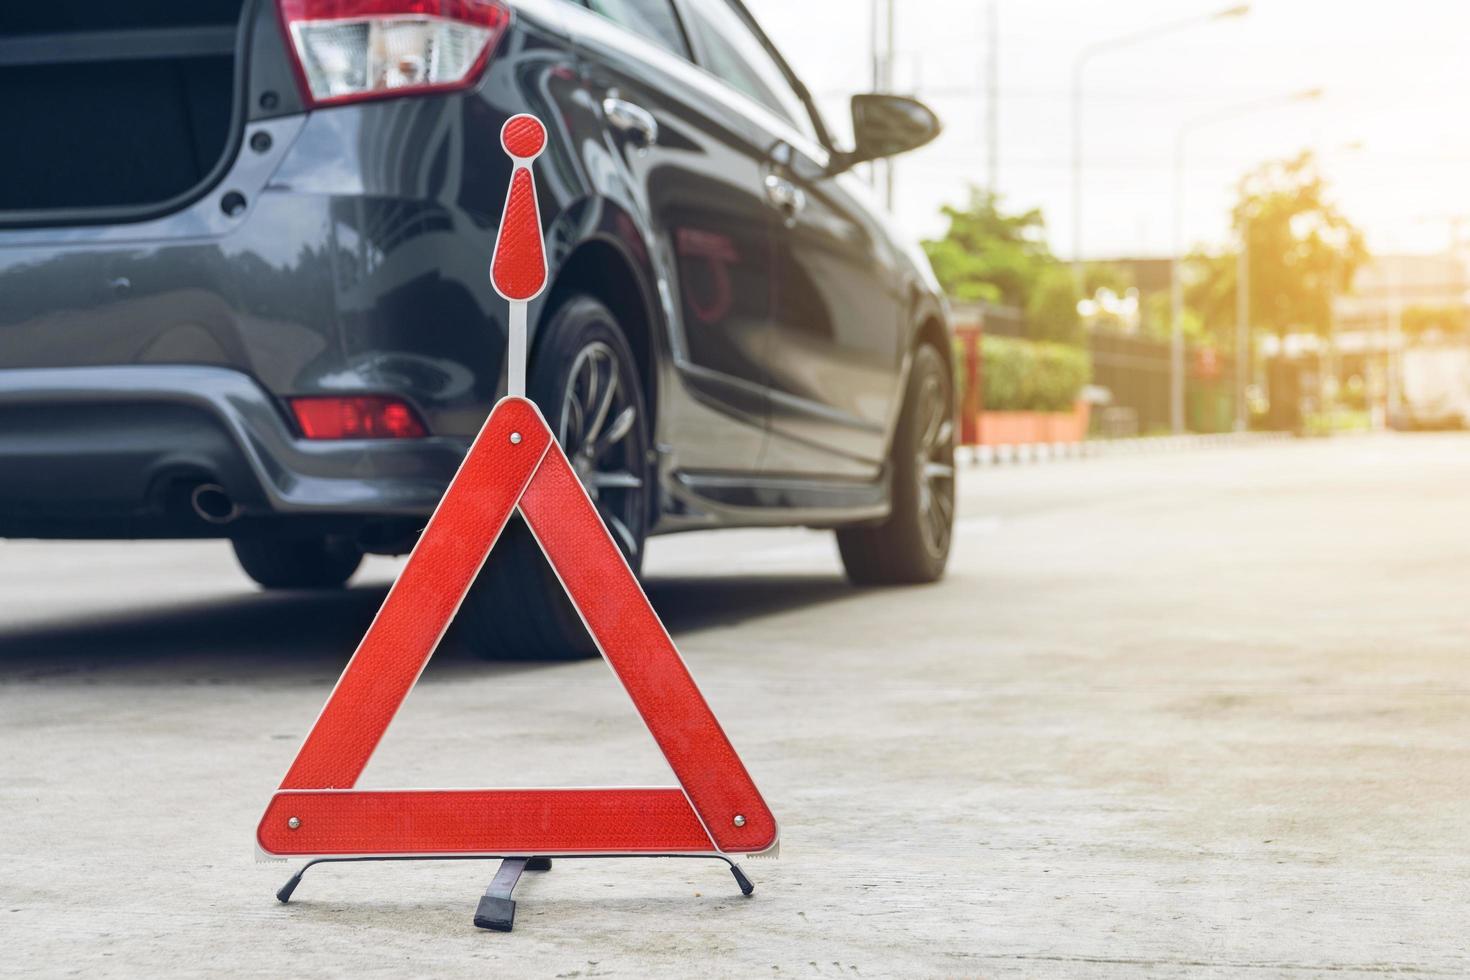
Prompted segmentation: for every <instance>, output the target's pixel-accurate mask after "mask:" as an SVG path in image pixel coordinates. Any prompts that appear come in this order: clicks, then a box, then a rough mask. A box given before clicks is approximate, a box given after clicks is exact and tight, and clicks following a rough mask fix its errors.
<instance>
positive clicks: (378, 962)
mask: <svg viewBox="0 0 1470 980" xmlns="http://www.w3.org/2000/svg"><path fill="white" fill-rule="evenodd" d="M961 516H962V519H961V521H960V526H959V531H958V541H957V547H956V553H955V558H954V562H953V565H952V571H951V574H950V576H949V578H948V579H947V580H946V581H945V582H944V583H943V584H941V585H939V586H936V587H931V588H914V589H897V590H891V591H854V590H852V589H850V588H849V587H848V586H847V585H846V584H845V583H844V582H843V580H842V577H841V574H840V571H839V567H838V564H837V559H836V555H835V553H834V549H833V547H832V544H831V539H830V536H829V535H826V534H821V533H817V532H810V531H776V532H735V533H726V534H714V535H699V536H694V537H686V538H683V539H664V540H660V541H658V542H656V543H655V544H654V546H653V551H652V556H651V560H650V562H649V573H650V582H651V586H650V587H651V592H652V595H653V597H654V600H655V603H656V605H657V606H658V608H659V609H660V611H661V612H662V613H663V614H664V615H665V616H666V617H667V619H668V621H669V623H670V626H671V628H672V630H673V633H674V635H675V638H676V639H677V640H678V642H679V644H680V646H681V647H682V649H683V652H684V655H685V657H686V658H687V659H688V661H689V662H690V664H691V666H692V667H693V669H694V672H695V674H696V676H697V678H698V679H699V681H700V682H701V683H702V685H703V687H704V689H705V692H706V694H707V695H708V697H709V699H710V701H711V702H712V704H713V705H714V707H715V710H716V711H717V713H718V714H719V716H720V718H721V719H722V721H723V722H724V724H725V727H726V729H727V730H728V731H729V732H730V734H731V736H732V738H733V740H734V742H735V743H736V746H737V747H738V748H739V749H740V750H741V751H742V753H743V754H744V757H745V760H746V762H747V764H748V766H749V768H750V770H751V772H752V773H753V774H754V775H755V777H756V779H757V781H758V782H759V783H760V785H761V787H762V789H763V791H764V793H765V795H766V797H767V798H768V800H769V801H770V804H771V806H772V808H773V809H774V810H775V811H776V813H777V816H778V817H779V818H780V820H781V821H782V823H783V828H784V834H783V851H782V855H781V859H780V860H779V861H774V862H771V861H752V862H748V863H747V864H746V868H747V870H748V871H749V873H750V875H751V876H752V877H753V878H754V879H755V881H756V885H757V890H756V893H755V895H754V897H752V898H750V899H743V898H741V897H740V895H739V894H738V892H737V891H736V889H735V885H734V882H733V881H732V880H731V878H730V876H729V874H728V873H727V872H726V871H725V870H724V869H723V867H722V866H721V865H719V864H717V863H714V862H696V861H676V860H662V861H660V860H642V861H603V862H597V861H581V862H573V861H563V862H558V864H557V867H556V868H555V869H554V870H553V871H552V872H551V873H550V874H547V875H544V876H539V877H536V878H534V879H532V880H528V881H526V882H524V883H523V884H522V886H521V889H520V890H519V892H518V898H519V899H520V913H519V918H518V921H517V926H516V931H515V932H514V933H511V934H508V935H506V934H492V933H486V932H481V931H478V930H476V929H474V928H473V927H472V926H471V924H470V916H471V914H472V912H473V910H474V907H475V903H476V900H477V898H478V896H479V894H480V893H481V891H482V890H483V888H484V886H485V885H486V883H487V882H488V880H489V878H490V876H491V874H492V872H493V870H494V866H493V865H490V864H487V863H483V862H442V863H441V862H433V863H414V864H391V865H345V866H329V867H325V868H318V869H314V870H313V871H312V873H311V874H309V875H308V876H307V878H306V880H305V882H304V883H303V884H302V886H301V888H300V890H299V891H298V892H297V899H296V901H294V902H293V903H292V904H291V905H289V906H282V905H279V904H277V903H276V901H275V899H274V898H273V897H272V892H273V891H274V889H275V888H276V887H277V886H278V885H279V884H280V883H281V882H282V881H283V880H284V879H285V878H286V877H287V875H288V873H289V868H288V866H286V865H284V864H256V863H255V862H254V860H253V853H252V835H253V831H254V827H255V823H256V820H257V819H258V817H259V815H260V811H261V809H262V808H263V806H264V804H265V802H266V800H267V798H268V797H269V795H270V792H271V790H272V789H273V787H274V785H275V783H276V781H277V780H278V779H279V778H280V776H281V774H282V773H283V771H284V770H285V768H286V766H287V764H288V763H289V761H290V760H291V757H292V755H293V753H294V752H295V750H296V747H297V745H298V742H299V740H300V739H301V738H302V736H303V734H304V732H305V729H306V726H308V725H309V724H310V723H311V721H312V720H313V718H314V717H315V716H316V713H317V710H318V709H319V707H320V705H321V703H322V700H323V699H324V697H325V696H326V693H327V691H328V689H329V688H330V686H331V684H332V682H333V680H334V679H335V677H336V676H337V673H338V671H339V670H340V668H341V666H342V664H343V663H344V662H345V660H346V658H347V656H348V654H349V653H350V652H351V650H352V647H353V645H354V643H355V641H356V639H357V637H358V636H359V635H360V634H361V632H362V630H363V628H364V627H365V626H366V624H367V622H368V620H369V618H370V617H371V616H372V614H373V611H374V609H375V608H376V606H377V604H378V602H379V601H380V600H381V598H382V596H383V593H384V588H385V585H384V583H385V582H387V581H388V579H389V578H390V576H391V575H392V574H393V570H394V568H395V567H396V566H395V564H394V563H393V562H389V561H375V562H374V563H372V564H371V565H370V566H369V567H367V568H366V569H365V570H364V572H363V573H361V575H360V577H359V580H358V582H357V584H356V585H355V586H354V587H353V588H352V589H351V590H350V591H348V592H345V593H343V594H338V595H327V596H313V595H300V594H297V595H275V596H267V595H262V594H258V593H257V592H255V591H254V590H253V588H252V587H251V586H250V585H249V584H248V583H247V582H246V580H245V579H244V578H243V576H242V575H241V574H240V573H239V572H237V571H236V569H235V567H234V565H233V562H232V559H231V558H230V556H229V554H228V551H227V549H226V548H225V547H224V546H223V545H221V544H217V543H197V544H163V543H160V544H151V543H113V544H88V543H64V544H44V543H31V542H0V829H3V833H0V974H3V975H6V976H29V975H53V974H55V975H61V974H79V975H86V976H104V975H145V974H146V975H158V974H174V973H178V974H189V975H213V976H234V975H241V976H247V975H248V976H269V977H284V976H306V975H313V976H316V975H351V976H354V977H362V976H398V975H402V976H407V975H419V976H429V975H434V976H451V975H460V976H478V977H512V976H515V977H520V976H544V977H600V976H622V977H647V976H675V977H691V976H699V977H723V976H739V977H771V978H782V977H807V976H814V977H838V976H840V977H879V976H947V977H963V976H986V977H993V976H1024V977H1037V976H1043V977H1045V976H1056V977H1063V976H1066V977H1070V976H1079V975H1085V976H1137V975H1150V976H1175V975H1220V976H1225V975H1230V976H1239V975H1249V976H1302V977H1307V976H1326V975H1330V976H1333V977H1352V976H1364V975H1376V974H1380V973H1410V974H1416V975H1464V974H1467V973H1470V957H1467V936H1470V926H1467V922H1470V590H1467V579H1470V438H1467V437H1458V436H1432V435H1431V436H1388V437H1360V438H1352V439H1342V440H1338V441H1334V442H1284V443H1274V444H1266V445H1255V446H1250V447H1237V448H1225V449H1209V450H1199V451H1182V452H1173V453H1161V454H1158V455H1146V456H1131V457H1126V458H1108V459H1093V460H1085V461H1069V462H1061V463H1054V464H1049V465H1044V466H1026V467H1016V468H1004V469H980V470H968V471H965V472H964V473H963V486H962V501H961ZM666 778H667V776H666V772H665V770H664V768H663V764H662V762H661V761H660V759H659V757H658V756H657V754H656V752H655V750H654V748H653V745H652V742H651V740H650V739H649V738H648V736H647V735H646V734H645V733H644V732H642V731H641V730H640V728H639V727H638V724H637V722H636V720H635V718H634V717H633V713H632V710H631V708H630V707H629V705H628V704H627V703H626V701H625V699H624V698H623V696H622V694H621V691H620V690H618V689H617V688H616V687H615V686H614V684H613V683H612V682H611V679H610V677H609V674H608V671H607V669H606V668H605V667H604V666H602V664H601V663H599V662H584V663H571V664H555V665H544V664H527V663H514V662H510V663H497V664H484V663H480V662H476V661H473V660H472V659H470V658H469V657H468V656H467V655H466V654H465V653H464V652H463V651H461V650H458V649H455V648H454V646H453V644H452V643H451V644H450V645H449V648H448V649H446V650H444V651H442V652H441V655H440V656H439V657H438V658H437V659H436V660H435V661H434V662H433V663H432V664H431V665H430V667H429V669H428V671H427V673H426V675H425V677H424V679H423V681H422V682H421V683H420V685H419V687H418V689H417V690H416V691H415V692H414V694H413V696H412V697H411V698H410V699H409V702H408V704H407V705H406V707H405V709H404V711H403V713H402V715H401V716H400V717H399V719H398V722H397V724H396V726H395V727H394V729H393V730H392V731H390V733H389V736H388V738H387V739H386V741H385V742H384V744H383V746H382V748H381V750H380V752H379V755H378V756H377V757H376V758H375V759H374V761H373V763H372V764H371V766H370V767H369V769H368V772H367V775H366V777H365V779H364V785H376V786H404V785H406V786H436V785H447V786H477V785H548V784H551V785H554V784H561V783H565V784H577V783H593V784H597V783H603V784H606V783H633V784H637V783H646V782H653V783H662V782H664V781H665V780H666Z"/></svg>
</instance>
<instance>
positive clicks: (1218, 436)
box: [955, 432, 1292, 466]
mask: <svg viewBox="0 0 1470 980" xmlns="http://www.w3.org/2000/svg"><path fill="white" fill-rule="evenodd" d="M1291 438H1292V435H1291V433H1289V432H1214V433H1209V434H1205V435H1184V436H1138V437H1134V438H1127V439H1086V440H1083V441H1082V442H1038V443H1025V444H1020V445H1014V446H1007V445H1001V446H959V447H957V448H956V449H955V459H956V461H957V462H959V461H967V462H969V463H970V465H972V466H997V465H1000V464H1004V463H1045V462H1052V461H1054V460H1063V459H1088V458H1091V457H1098V456H1136V455H1144V454H1150V453H1161V452H1178V451H1180V450H1185V449H1212V448H1221V447H1226V446H1254V445H1259V444H1262V443H1268V442H1281V441H1284V440H1287V439H1291Z"/></svg>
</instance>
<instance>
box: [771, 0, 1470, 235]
mask: <svg viewBox="0 0 1470 980" xmlns="http://www.w3.org/2000/svg"><path fill="white" fill-rule="evenodd" d="M896 2H897V4H898V7H897V29H896V31H895V36H896V50H897V56H896V58H895V77H896V85H895V88H896V89H897V90H898V91H903V92H906V93H908V94H916V95H918V96H919V97H920V98H922V99H924V100H925V101H926V102H929V103H930V104H931V105H932V106H933V107H934V109H935V110H936V111H937V112H938V113H939V115H940V116H941V118H942V119H943V120H944V123H945V131H944V133H943V134H942V135H941V136H940V137H939V138H938V139H937V140H936V141H935V142H934V143H932V144H930V145H929V146H927V147H924V148H922V149H920V150H916V151H914V152H913V153H910V154H907V155H905V156H902V157H900V158H898V160H897V163H896V166H897V170H896V196H895V206H894V211H895V214H896V215H897V217H898V218H899V220H900V222H901V223H902V224H903V225H904V226H905V227H906V228H908V229H909V230H910V231H911V232H912V233H914V234H918V235H923V236H934V235H938V234H940V233H942V232H943V229H944V220H943V218H942V217H941V216H940V214H939V208H940V206H941V205H943V204H945V203H962V202H963V201H964V200H965V198H966V196H967V187H968V186H969V185H970V184H976V185H982V186H983V185H984V184H985V182H986V179H987V174H986V140H985V132H986V130H985V125H984V117H985V106H986V102H985V96H984V84H985V78H986V73H987V69H986V64H987V62H986V59H987V51H988V26H987V21H988V12H987V5H988V3H989V2H990V0H896ZM1234 2H1238V0H1234ZM994 3H995V7H996V23H997V24H998V31H997V33H996V37H997V40H998V45H997V46H998V49H999V93H1000V94H999V127H998V128H999V139H998V143H999V150H1000V166H999V180H998V189H999V192H1000V194H1001V196H1002V199H1003V206H1004V207H1007V208H1009V209H1015V210H1020V209H1026V208H1031V207H1039V208H1041V209H1042V212H1043V214H1044V215H1045V217H1046V219H1047V226H1048V235H1049V239H1050V241H1051V244H1052V247H1053V249H1054V250H1055V251H1056V252H1057V253H1058V254H1059V255H1062V256H1064V257H1070V256H1071V255H1072V254H1073V240H1072V239H1073V236H1072V233H1071V229H1072V203H1071V201H1072V197H1071V174H1072V170H1071V159H1072V149H1071V146H1072V144H1071V126H1072V123H1071V108H1070V105H1071V97H1070V86H1071V74H1072V65H1073V61H1074V58H1075V57H1076V54H1077V52H1078V51H1079V50H1080V49H1081V48H1083V47H1084V46H1087V45H1089V44H1093V43H1095V42H1099V41H1104V40H1106V39H1109V38H1113V37H1117V36H1119V35H1124V34H1129V33H1132V32H1133V31H1135V30H1140V29H1147V28H1151V27H1155V26H1158V25H1161V24H1169V23H1171V22H1175V21H1180V20H1183V19H1188V18H1191V17H1194V16H1196V15H1198V16H1200V17H1201V18H1208V15H1209V14H1211V13H1213V12H1215V11H1218V10H1220V9H1222V8H1225V7H1229V6H1232V5H1233V0H1213V2H1212V0H1111V2H1108V3H1099V2H1095V0H994ZM746 4H747V6H748V7H749V8H750V10H751V12H752V13H753V14H754V15H755V17H756V19H757V20H759V21H760V22H761V24H762V26H763V27H764V28H765V29H766V32H767V33H768V34H769V35H770V36H771V38H772V40H773V41H774V42H775V43H776V45H777V47H779V48H780V49H781V50H782V53H783V54H785V56H786V58H787V60H788V61H789V62H790V63H791V64H792V66H793V68H794V69H795V70H796V72H797V74H798V75H800V76H802V78H803V80H804V81H805V82H806V84H807V87H808V88H809V89H811V91H812V92H813V94H814V95H815V96H816V97H817V99H818V102H819V103H820V105H821V109H822V112H823V114H824V115H825V116H826V117H827V119H828V120H829V122H832V123H834V126H833V128H834V129H838V128H839V127H838V126H837V125H835V124H836V123H837V122H838V120H839V119H842V120H845V119H846V117H847V116H848V108H847V98H848V96H850V95H851V94H852V93H855V92H860V91H868V90H869V89H870V88H871V85H870V80H871V74H872V67H871V54H870V50H871V49H870V0H802V2H799V3H796V2H792V0H746ZM1314 88H1320V89H1321V90H1322V96H1321V97H1320V98H1319V99H1316V100H1312V101H1306V102H1296V103H1287V104H1277V105H1274V106H1272V107H1270V108H1264V109H1260V110H1258V111H1253V112H1249V113H1247V114H1245V115H1241V116H1236V117H1234V118H1231V119H1228V120H1223V121H1218V122H1215V123H1212V124H1209V125H1200V126H1197V127H1194V128H1192V129H1191V130H1190V135H1189V136H1188V139H1187V140H1186V144H1185V161H1186V165H1185V168H1184V188H1185V191H1184V208H1183V214H1184V222H1183V227H1184V237H1185V239H1186V244H1187V245H1189V246H1194V245H1207V246H1209V245H1220V244H1223V243H1224V242H1226V241H1227V239H1228V236H1229V226H1228V210H1229V208H1230V205H1231V203H1232V201H1233V196H1234V187H1235V184H1236V183H1237V181H1238V180H1239V179H1240V177H1241V176H1242V175H1243V174H1245V173H1246V172H1248V171H1249V170H1250V169H1252V168H1253V167H1254V166H1256V165H1257V164H1259V163H1260V162H1262V161H1265V160H1271V159H1279V158H1283V157H1288V156H1291V155H1294V154H1296V153H1297V152H1299V151H1301V150H1303V149H1310V150H1313V151H1315V152H1316V153H1317V154H1318V156H1319V157H1320V158H1321V161H1322V170H1323V172H1324V174H1325V176H1326V177H1327V178H1328V181H1329V183H1330V186H1331V196H1332V198H1333V199H1334V200H1335V201H1336V203H1337V204H1338V205H1339V206H1340V207H1341V208H1342V209H1343V210H1344V211H1345V212H1346V213H1347V215H1348V217H1349V218H1351V219H1352V220H1353V221H1354V222H1356V223H1357V224H1358V225H1359V227H1361V228H1363V229H1364V231H1365V233H1366V234H1367V236H1368V243H1369V247H1370V248H1371V249H1373V250H1375V251H1380V252H1401V251H1413V252H1439V251H1443V250H1445V249H1446V248H1448V247H1449V244H1450V241H1451V236H1452V225H1451V220H1450V219H1452V218H1453V217H1455V216H1459V215H1470V179H1467V178H1470V126H1467V125H1466V122H1467V118H1470V113H1467V107H1470V2H1466V0H1400V2H1398V3H1394V4H1389V3H1384V2H1381V0H1380V2H1366V0H1255V2H1253V3H1251V4H1250V11H1249V13H1248V14H1246V15H1245V16H1244V17H1235V18H1228V19H1219V20H1209V19H1206V20H1205V21H1204V22H1203V23H1199V24H1197V25H1195V26H1190V27H1187V28H1182V29H1180V30H1178V31H1177V32H1172V33H1169V34H1167V35H1165V36H1160V37H1156V38H1154V39H1151V40H1147V41H1143V42H1140V43H1138V44H1135V45H1132V46H1128V47H1124V48H1116V49H1112V50H1105V51H1102V52H1100V53H1098V54H1097V55H1095V56H1094V57H1092V58H1091V59H1090V60H1089V61H1088V62H1087V65H1086V69H1085V73H1084V86H1083V91H1084V108H1083V114H1082V118H1083V133H1084V136H1083V146H1084V158H1083V159H1084V167H1083V197H1082V202H1083V203H1082V215H1083V229H1082V235H1081V241H1082V251H1083V254H1084V256H1086V257H1088V258H1106V257H1118V256H1149V255H1155V256H1161V255H1168V254H1170V252H1171V251H1172V249H1173V241H1174V195H1173V190H1172V188H1173V184H1174V154H1175V146H1176V141H1177V137H1178V134H1179V131H1180V129H1181V127H1182V126H1184V125H1185V124H1186V123H1189V122H1190V121H1192V120H1195V119H1197V118H1199V117H1201V116H1209V115H1215V114H1228V113H1229V112H1230V111H1231V110H1233V109H1234V108H1236V107H1239V106H1246V105H1250V104H1252V103H1257V102H1273V101H1275V100H1276V99H1277V98H1278V97H1284V96H1290V95H1292V94H1294V93H1300V92H1303V91H1306V90H1310V89H1314ZM847 128H848V129H849V131H850V127H847ZM1464 231H1465V232H1467V233H1470V223H1467V225H1466V227H1465V229H1464Z"/></svg>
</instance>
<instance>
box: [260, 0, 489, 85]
mask: <svg viewBox="0 0 1470 980" xmlns="http://www.w3.org/2000/svg"><path fill="white" fill-rule="evenodd" d="M277 2H278V3H279V5H280V11H281V20H282V21H283V22H284V23H285V25H286V30H287V32H288V33H289V34H290V36H291V46H292V48H293V50H294V51H295V54H296V67H297V68H298V70H299V71H300V75H301V80H302V82H303V83H304V86H305V89H306V91H305V93H304V94H305V95H306V97H307V99H308V100H309V101H310V102H311V103H312V104H313V105H333V104H335V103H339V102H354V101H357V100H360V99H375V98H383V97H385V96H392V95H405V94H409V93H412V92H434V91H445V90H449V89H456V88H465V87H467V86H469V85H471V84H473V83H474V81H475V79H477V78H478V77H479V75H480V72H481V70H482V69H483V68H484V67H485V63H486V62H487V61H488V60H489V58H490V52H491V51H492V50H493V49H494V47H495V42H496V41H498V40H500V36H501V35H502V34H503V33H505V26H506V24H507V23H508V22H509V21H510V9H509V8H508V7H506V6H505V5H504V4H503V3H501V2H499V0H277Z"/></svg>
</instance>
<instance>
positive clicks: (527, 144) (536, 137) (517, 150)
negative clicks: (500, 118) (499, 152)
mask: <svg viewBox="0 0 1470 980" xmlns="http://www.w3.org/2000/svg"><path fill="white" fill-rule="evenodd" d="M500 145H501V146H503V147H505V152H506V153H509V154H510V155H511V156H513V157H518V158H520V159H522V160H529V159H531V158H532V157H535V156H536V155H537V154H539V153H540V152H541V150H542V148H543V147H545V146H546V127H545V126H543V125H541V120H539V119H537V118H536V117H535V116H529V115H527V114H526V113H524V112H522V113H520V114H519V115H515V116H511V117H510V118H509V119H507V120H506V121H505V125H504V126H501V127H500Z"/></svg>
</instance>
